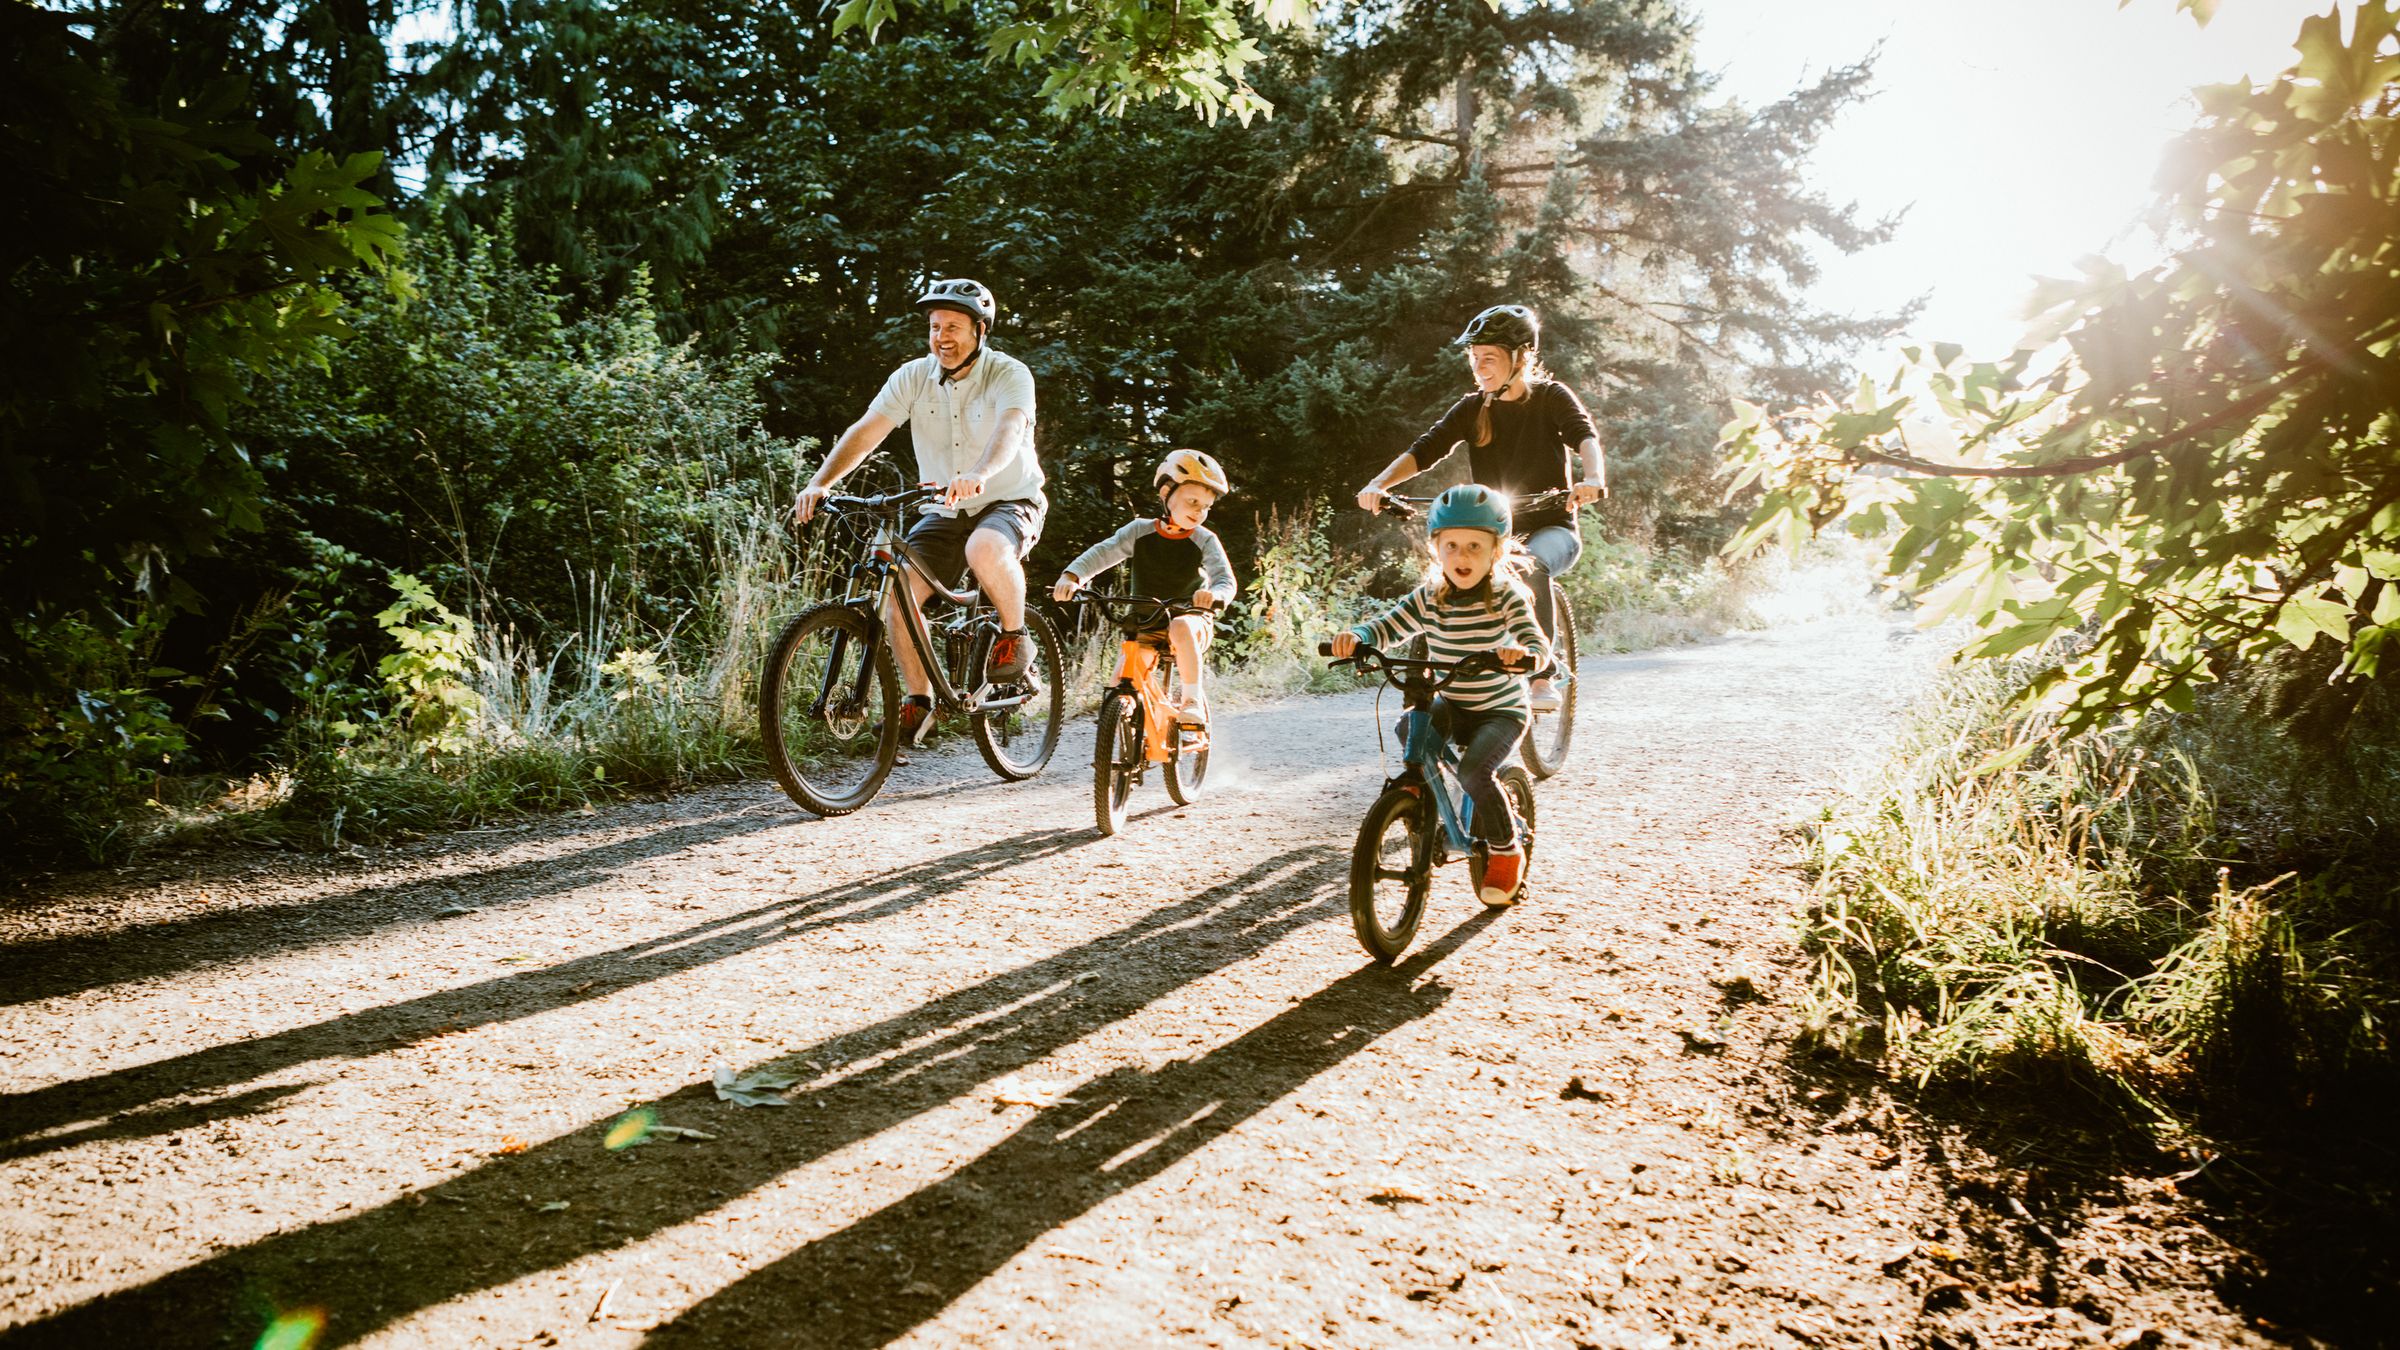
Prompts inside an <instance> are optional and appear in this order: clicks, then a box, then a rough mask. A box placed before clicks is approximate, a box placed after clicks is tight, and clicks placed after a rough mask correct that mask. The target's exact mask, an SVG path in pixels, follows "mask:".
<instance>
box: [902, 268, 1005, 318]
mask: <svg viewBox="0 0 2400 1350" xmlns="http://www.w3.org/2000/svg"><path fill="white" fill-rule="evenodd" d="M917 308H919V309H955V310H957V311H958V312H959V313H961V314H964V315H966V316H967V317H968V318H970V319H974V320H977V321H979V322H980V323H982V324H983V326H984V327H986V328H989V327H991V326H992V324H993V323H994V322H996V321H997V320H998V319H999V317H1000V306H999V305H998V304H996V303H994V302H993V300H992V292H991V288H989V287H987V286H985V285H984V284H983V283H982V282H980V281H970V280H968V279H967V278H965V277H949V278H945V279H944V280H941V281H936V282H934V283H933V284H932V285H930V286H927V287H926V288H925V293H924V294H923V295H920V296H918V297H917Z"/></svg>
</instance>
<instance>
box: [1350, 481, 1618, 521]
mask: <svg viewBox="0 0 2400 1350" xmlns="http://www.w3.org/2000/svg"><path fill="white" fill-rule="evenodd" d="M1573 492H1574V489H1573V488H1551V489H1550V490H1549V491H1547V492H1537V493H1535V494H1533V495H1532V496H1530V497H1527V498H1525V499H1524V500H1522V501H1519V502H1516V503H1514V508H1513V509H1514V510H1516V511H1531V510H1535V509H1537V508H1540V507H1544V506H1548V505H1549V504H1550V503H1552V502H1554V501H1557V500H1559V499H1560V498H1562V497H1567V496H1569V495H1571V494H1572V493H1573ZM1383 499H1384V501H1386V502H1388V503H1389V504H1390V505H1389V507H1388V508H1387V509H1388V510H1390V511H1391V513H1392V514H1393V515H1395V516H1398V517H1400V518H1401V519H1402V520H1414V519H1416V518H1417V517H1418V516H1420V515H1423V514H1424V510H1423V508H1425V507H1428V506H1431V505H1432V504H1433V498H1431V497H1403V496H1401V495H1400V494H1399V493H1397V492H1386V493H1384V494H1383Z"/></svg>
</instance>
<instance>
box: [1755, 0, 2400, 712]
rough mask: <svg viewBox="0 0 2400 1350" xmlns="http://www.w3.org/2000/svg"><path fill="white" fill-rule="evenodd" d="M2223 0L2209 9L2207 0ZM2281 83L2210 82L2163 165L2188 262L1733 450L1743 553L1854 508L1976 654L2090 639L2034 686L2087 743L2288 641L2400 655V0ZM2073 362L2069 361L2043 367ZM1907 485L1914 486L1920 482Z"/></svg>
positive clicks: (2073, 284) (2181, 700) (1782, 421)
mask: <svg viewBox="0 0 2400 1350" xmlns="http://www.w3.org/2000/svg"><path fill="white" fill-rule="evenodd" d="M2195 8H2197V6H2195ZM2296 45H2297V49H2298V59H2297V60H2296V61H2295V62H2294V64H2293V65H2292V67H2291V68H2290V69H2289V70H2287V71H2285V72H2284V73H2283V74H2282V75H2281V76H2280V77H2278V78H2277V79H2275V80H2274V81H2272V82H2270V83H2267V84H2263V85H2259V86H2256V87H2252V86H2248V85H2241V84H2235V85H2221V86H2212V87H2208V88H2204V89H2201V90H2199V91H2197V92H2198V97H2199V100H2200V106H2201V112H2202V122H2201V125H2200V126H2199V127H2198V129H2196V130H2194V131H2193V132H2191V133H2190V134H2188V135H2187V136H2185V137H2184V138H2182V140H2181V141H2180V142H2179V143H2178V144H2177V145H2176V146H2175V147H2174V149H2173V150H2172V152H2171V153H2170V155H2169V157H2168V160H2167V163H2166V165H2165V167H2164V169H2163V170H2162V172H2161V176H2160V185H2161V196H2160V200H2159V203H2158V206H2157V212H2156V223H2157V225H2158V226H2159V228H2160V229H2161V231H2162V233H2163V234H2164V236H2165V238H2166V239H2167V241H2168V242H2169V244H2170V245H2171V246H2172V252H2171V253H2170V255H2169V256H2168V258H2167V260H2166V261H2164V262H2162V263H2160V264H2159V265H2157V266H2155V267H2153V268H2150V269H2149V270H2147V271H2142V272H2139V273H2128V272H2126V271H2124V270H2122V269H2119V268H2117V267H2114V266H2112V265H2110V264H2108V263H2106V262H2102V261H2099V260H2091V261H2088V262H2087V263H2086V264H2084V268H2083V272H2084V275H2083V276H2082V277H2081V278H2080V279H2077V280H2072V281H2051V282H2045V283H2044V284H2043V286H2042V288H2041V290H2040V292H2039V294H2038V296H2037V300H2036V308H2037V310H2038V311H2039V312H2040V314H2041V315H2042V318H2041V320H2040V321H2039V322H2038V323H2037V325H2036V327H2035V329H2034V331H2033V332H2032V333H2031V334H2029V336H2028V338H2027V341H2026V344H2025V346H2026V350H2021V351H2019V352H2017V353H2015V354H2014V355H2012V356H2010V357H2009V358H2008V359H2006V360H2003V361H1986V362H1974V361H1968V360H1966V359H1965V354H1964V353H1963V352H1962V351H1961V350H1960V349H1958V348H1956V347H1952V346H1949V345H1946V344H1945V345H1940V346H1936V347H1934V348H1932V349H1931V350H1925V349H1919V348H1912V349H1910V350H1908V351H1906V352H1905V353H1904V354H1903V355H1904V358H1905V360H1904V363H1903V364H1902V366H1901V368H1900V370H1899V371H1898V373H1897V374H1895V375H1894V376H1893V377H1892V378H1891V379H1890V380H1889V381H1886V382H1882V383H1878V382H1876V381H1873V380H1861V381H1860V383H1859V385H1858V387H1857V389H1856V390H1855V391H1853V392H1852V393H1851V394H1850V396H1849V397H1848V398H1846V399H1835V398H1830V397H1828V398H1821V399H1819V400H1818V401H1817V402H1815V403H1814V404H1811V405H1809V406H1805V407H1799V408H1793V409H1789V410H1785V411H1781V412H1776V413H1773V414H1770V413H1769V412H1768V411H1767V410H1765V409H1763V408H1760V407H1757V406H1753V405H1747V404H1745V405H1742V407H1741V410H1740V413H1739V415H1738V416H1737V417H1736V418H1735V420H1734V421H1733V422H1732V423H1731V424H1729V425H1728V426H1727V428H1726V431H1725V443H1726V447H1727V450H1728V452H1729V455H1730V461H1729V465H1728V471H1729V472H1731V473H1733V474H1734V475H1735V482H1734V487H1735V490H1736V491H1742V490H1746V489H1748V488H1750V487H1752V486H1757V487H1759V488H1761V489H1763V497H1762V498H1761V500H1760V502H1759V505H1758V508H1757V510H1756V512H1755V513H1754V514H1753V515H1752V517H1751V519H1750V522H1749V525H1748V527H1747V528H1746V530H1745V531H1744V532H1743V534H1742V535H1741V536H1740V537H1739V538H1738V539H1737V540H1736V541H1735V542H1734V545H1733V547H1734V548H1736V549H1740V550H1748V549H1754V548H1757V547H1760V546H1762V545H1764V544H1766V543H1767V542H1769V541H1771V540H1774V539H1778V538H1780V539H1783V540H1785V541H1787V542H1796V541H1798V540H1799V539H1802V538H1805V537H1806V536H1807V534H1809V533H1810V532H1811V531H1814V530H1817V529H1821V528H1824V527H1825V526H1827V525H1829V524H1831V523H1832V522H1834V521H1835V520H1837V519H1840V518H1843V517H1844V516H1845V515H1846V516H1847V518H1848V520H1849V523H1850V528H1852V529H1853V530H1855V531H1857V532H1860V533H1863V534H1872V533H1878V532H1881V531H1884V530H1886V529H1889V528H1892V527H1897V529H1898V531H1899V533H1898V535H1897V537H1896V539H1895V540H1894V542H1893V544H1892V548H1891V553H1890V559H1889V566H1890V570H1891V572H1892V574H1893V575H1894V576H1895V577H1898V578H1901V579H1902V580H1903V581H1904V582H1905V583H1906V584H1907V585H1909V586H1910V587H1912V588H1915V589H1918V590H1921V591H1923V592H1925V593H1927V594H1928V595H1929V596H1930V597H1931V598H1932V600H1933V602H1934V609H1935V612H1936V613H1937V614H1938V615H1940V616H1943V617H1964V618H1967V619H1969V620H1971V621H1972V622H1974V623H1975V624H1976V625H1977V626H1978V627H1979V628H1980V630H1981V636H1980V638H1979V639H1978V640H1977V641H1975V642H1974V644H1973V645H1972V646H1970V647H1969V648H1968V653H1969V654H1970V655H1972V656H1977V657H1993V656H2003V655H2007V654H2009V653H2013V652H2018V651H2024V650H2027V649H2031V648H2035V647H2038V646H2040V645H2041V644H2043V643H2045V642H2047V641H2049V640H2050V639H2052V638H2056V637H2060V636H2062V635H2065V634H2069V633H2076V632H2080V633H2083V634H2085V635H2087V636H2088V638H2089V641H2088V642H2086V643H2082V644H2079V645H2077V646H2075V647H2074V648H2073V649H2072V650H2071V653H2070V654H2067V655H2063V656H2061V657H2060V658H2059V659H2058V661H2057V662H2056V663H2055V664H2054V665H2052V666H2051V667H2049V668H2048V669H2047V670H2046V671H2045V672H2044V673H2043V674H2042V675H2041V676H2040V677H2039V678H2037V679H2036V680H2035V681H2034V682H2033V684H2032V685H2031V687H2030V688H2029V691H2028V697H2030V698H2034V699H2038V700H2041V701H2043V702H2045V703H2047V704H2048V705H2050V706H2053V707H2055V708H2058V709H2060V710H2061V711H2063V713H2064V714H2065V718H2066V721H2067V723H2068V724H2069V725H2070V726H2084V725H2089V724H2093V723H2095V722H2098V721H2100V720H2102V719H2104V718H2106V717H2108V716H2110V715H2112V714H2113V713H2115V712H2117V711H2119V710H2123V709H2127V708H2132V707H2138V706H2147V705H2151V704H2164V705H2166V706H2168V707H2173V708H2188V707H2190V706H2191V703H2192V699H2193V695H2194V691H2195V689H2196V687H2197V686H2198V685H2200V684H2202V683H2205V682H2207V681H2209V680H2212V679H2216V678H2220V677H2221V676H2223V675H2224V674H2225V673H2226V672H2227V671H2229V670H2230V669H2232V668H2234V667H2236V666H2238V665H2241V664H2245V663H2248V662H2252V661H2256V660H2258V659H2261V658H2264V657H2267V656H2269V655H2271V654H2273V653H2275V652H2277V651H2279V650H2282V649H2287V648H2297V649H2300V650H2304V651H2305V650H2308V649H2310V648H2312V647H2314V646H2315V644H2317V643H2319V642H2326V643H2330V644H2336V645H2337V646H2338V650H2339V653H2340V660H2339V663H2338V668H2337V669H2336V672H2335V678H2336V680H2337V681H2344V682H2348V683H2350V684H2353V685H2355V684H2357V683H2359V682H2363V681H2367V680H2370V679H2373V678H2375V677H2377V676H2378V675H2381V674H2385V673H2388V672H2387V670H2386V668H2385V667H2384V666H2383V664H2382V662H2383V660H2384V658H2385V657H2386V655H2387V653H2386V651H2385V648H2386V647H2387V646H2388V645H2390V644H2391V643H2392V642H2393V640H2394V638H2395V636H2400V446H2396V445H2395V434H2396V433H2400V353H2396V348H2400V0H2372V3H2368V4H2365V5H2362V6H2360V7H2359V8H2358V9H2357V10H2356V11H2355V16H2354V18H2353V19H2352V22H2351V26H2350V29H2349V31H2348V33H2347V34H2345V33H2344V31H2343V26H2342V22H2341V17H2340V12H2339V11H2338V10H2337V11H2335V12H2334V13H2331V14H2327V15H2324V16H2320V17H2316V18H2311V19H2309V20H2307V21H2306V22H2305V23H2304V24H2303V25H2302V26H2301V29H2300V35H2299V40H2298V42H2297V44H2296ZM2044 353H2048V354H2046V355H2045V354H2044ZM1895 471H1896V472H1895Z"/></svg>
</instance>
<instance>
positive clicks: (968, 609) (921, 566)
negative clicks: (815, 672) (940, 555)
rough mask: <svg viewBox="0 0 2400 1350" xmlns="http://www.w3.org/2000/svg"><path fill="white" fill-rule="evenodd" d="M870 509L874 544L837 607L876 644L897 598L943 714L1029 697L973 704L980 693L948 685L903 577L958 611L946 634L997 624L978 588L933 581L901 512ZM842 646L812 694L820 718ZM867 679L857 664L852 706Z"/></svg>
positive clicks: (863, 698) (921, 609)
mask: <svg viewBox="0 0 2400 1350" xmlns="http://www.w3.org/2000/svg"><path fill="white" fill-rule="evenodd" d="M874 509H875V511H876V516H877V518H876V522H875V537H874V541H873V543H872V545H871V547H870V548H869V550H868V553H867V556H866V557H864V558H861V559H860V560H859V561H858V562H856V563H854V564H852V566H851V568H850V584H849V589H848V590H847V591H846V592H844V593H843V596H842V603H843V604H845V605H850V606H853V607H855V608H857V609H859V610H860V611H861V612H863V613H864V614H865V615H866V616H867V622H868V624H869V625H870V628H871V631H872V632H873V633H874V635H875V640H877V641H882V640H885V639H886V637H887V636H888V635H887V634H886V633H885V631H884V630H885V629H887V628H889V627H890V624H888V623H887V622H886V621H885V619H884V615H885V613H886V612H887V610H888V606H889V603H890V599H891V597H892V596H893V595H895V594H897V595H898V596H899V599H900V612H901V614H902V615H903V616H905V618H906V619H907V623H906V631H907V636H908V643H909V646H910V648H911V649H912V650H914V651H915V652H916V654H917V662H918V664H919V666H920V667H922V668H923V670H924V671H925V675H926V678H927V679H928V680H930V681H931V682H932V684H933V690H934V700H935V702H936V703H937V704H938V705H939V706H940V707H941V708H942V709H943V710H944V711H946V712H953V713H959V712H996V711H998V710H1000V709H1003V708H1009V707H1013V706H1015V705H1017V704H1020V703H1023V702H1025V701H1026V700H1027V699H1028V698H1030V697H1031V695H1029V694H1017V695H1013V696H1010V697H1006V698H997V699H986V700H982V701H975V700H974V699H972V698H971V694H973V693H979V692H981V691H969V692H968V693H961V692H960V691H959V690H958V689H957V688H956V687H955V686H953V685H952V684H951V683H950V674H949V669H948V663H947V662H945V661H942V660H940V659H938V658H937V657H936V656H935V655H934V652H933V630H932V626H931V621H930V620H928V619H927V618H926V615H925V609H924V607H923V606H922V605H920V604H918V603H917V595H916V588H915V587H913V586H910V585H907V584H905V582H906V580H907V578H909V577H911V576H913V577H916V578H919V579H921V580H923V581H924V583H925V585H926V587H927V589H928V590H929V591H930V592H931V593H932V594H934V595H938V596H940V597H941V598H942V599H944V600H947V601H949V602H950V603H952V604H954V605H957V606H958V607H959V613H958V615H957V617H955V618H952V619H950V620H948V621H946V622H945V623H944V624H943V629H944V631H946V632H953V633H963V632H968V631H970V630H971V629H977V628H982V629H990V630H991V631H993V632H997V631H998V629H999V623H998V620H997V619H995V618H993V617H992V616H991V615H990V614H988V613H985V612H984V611H983V609H982V608H981V607H982V604H983V593H982V591H981V590H980V589H978V588H975V587H969V588H967V589H966V590H963V591H954V590H952V589H950V588H949V587H948V586H945V585H943V584H942V583H941V582H940V581H939V580H937V579H936V578H935V576H934V573H933V569H932V567H931V566H929V565H927V563H926V561H925V559H924V556H923V555H922V554H920V553H918V552H917V550H916V547H915V546H914V545H912V544H910V543H909V542H908V540H907V538H906V537H905V536H904V535H903V534H902V532H901V530H900V526H899V520H900V511H901V510H902V509H903V508H901V507H898V506H888V505H879V506H877V507H876V508H874ZM842 641H843V639H838V638H837V639H836V647H835V650H834V653H833V659H831V660H829V661H827V662H826V673H827V679H828V685H827V687H826V688H825V689H823V690H820V691H818V694H817V703H816V707H815V712H816V713H817V714H818V715H820V716H822V715H823V713H824V705H825V700H826V699H827V698H828V697H830V696H831V694H832V692H833V690H832V687H831V683H830V681H831V679H832V676H833V672H835V671H838V670H840V669H841V668H842V659H843V657H844V656H845V655H846V653H845V652H843V651H842V650H841V646H840V643H841V642H842ZM869 674H870V671H869V668H868V666H867V663H865V662H861V663H860V664H859V669H858V675H857V688H856V689H854V690H853V691H852V695H853V699H854V701H856V702H858V703H864V702H865V701H866V683H867V679H868V677H869Z"/></svg>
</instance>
